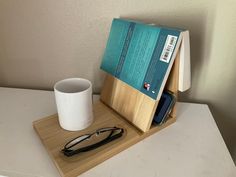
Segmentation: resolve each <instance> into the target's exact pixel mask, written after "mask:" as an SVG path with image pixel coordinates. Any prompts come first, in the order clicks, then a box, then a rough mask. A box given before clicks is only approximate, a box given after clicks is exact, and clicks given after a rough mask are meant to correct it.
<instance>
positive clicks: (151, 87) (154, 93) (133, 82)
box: [101, 19, 185, 100]
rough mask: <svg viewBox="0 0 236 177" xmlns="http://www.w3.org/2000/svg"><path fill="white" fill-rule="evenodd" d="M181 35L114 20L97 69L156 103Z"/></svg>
mask: <svg viewBox="0 0 236 177" xmlns="http://www.w3.org/2000/svg"><path fill="white" fill-rule="evenodd" d="M184 31H185V30H181V29H176V28H167V27H161V26H154V25H147V24H143V23H140V22H134V21H129V20H124V19H114V20H113V22H112V25H111V29H110V35H109V38H108V41H107V46H106V49H105V53H104V57H103V60H102V64H101V69H102V70H104V71H106V72H107V73H109V74H111V75H113V76H114V77H116V78H118V79H120V80H122V81H123V82H125V83H127V84H128V85H130V86H132V87H133V88H135V89H137V90H139V91H141V92H142V93H144V94H146V95H148V96H149V97H151V98H152V99H155V100H159V99H160V96H161V93H162V91H163V89H164V86H165V83H166V80H167V78H168V75H169V72H170V69H171V66H172V65H173V62H174V59H175V57H176V54H177V50H178V49H179V46H180V43H181V39H182V34H183V32H184Z"/></svg>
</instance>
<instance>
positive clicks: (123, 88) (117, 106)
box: [101, 74, 158, 132]
mask: <svg viewBox="0 0 236 177" xmlns="http://www.w3.org/2000/svg"><path fill="white" fill-rule="evenodd" d="M101 100H102V101H103V102H104V103H105V104H107V105H108V106H109V107H111V108H113V109H114V110H115V111H117V112H118V113H119V114H120V115H122V116H123V117H125V118H126V119H127V120H128V121H130V122H131V123H133V124H134V125H136V126H137V127H138V128H139V129H141V130H142V131H143V132H146V131H148V130H149V128H150V125H151V119H150V117H153V115H154V110H156V106H157V103H158V101H156V100H154V99H152V98H150V97H149V96H147V95H145V94H143V93H142V92H140V91H138V90H136V89H134V88H133V87H131V86H129V85H128V84H126V83H125V82H123V81H121V80H119V79H117V78H115V77H113V76H111V75H109V74H108V75H107V76H106V79H105V82H104V86H103V89H102V92H101Z"/></svg>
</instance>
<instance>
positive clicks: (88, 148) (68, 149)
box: [61, 127, 124, 157]
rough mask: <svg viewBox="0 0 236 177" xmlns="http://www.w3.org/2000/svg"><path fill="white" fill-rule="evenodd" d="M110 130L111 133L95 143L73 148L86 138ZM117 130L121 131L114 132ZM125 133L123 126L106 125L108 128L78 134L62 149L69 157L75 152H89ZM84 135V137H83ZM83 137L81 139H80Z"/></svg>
mask: <svg viewBox="0 0 236 177" xmlns="http://www.w3.org/2000/svg"><path fill="white" fill-rule="evenodd" d="M108 131H110V133H109V135H108V136H107V137H106V138H105V139H103V140H101V141H99V142H97V143H95V144H91V145H89V146H85V147H82V148H79V149H76V150H73V149H71V148H72V147H74V146H76V145H77V144H79V143H81V142H83V141H85V140H88V139H89V138H90V137H92V136H93V135H97V136H98V135H99V134H101V133H104V132H108ZM116 131H119V132H118V133H116V134H114V132H116ZM123 133H124V129H123V128H119V127H106V128H100V129H98V130H96V131H95V132H93V133H91V134H84V135H81V136H78V137H76V138H74V139H72V140H70V141H69V142H67V143H66V144H65V146H64V148H63V149H62V150H61V151H62V152H63V154H64V155H65V156H67V157H70V156H73V155H75V154H79V153H82V152H87V151H91V150H94V149H96V148H98V147H100V146H102V145H105V144H107V143H109V142H111V141H114V140H116V139H118V138H120V137H121V136H122V135H123ZM82 137H84V138H82ZM79 138H81V139H79ZM77 139H79V140H78V141H76V140H77ZM73 141H75V143H73Z"/></svg>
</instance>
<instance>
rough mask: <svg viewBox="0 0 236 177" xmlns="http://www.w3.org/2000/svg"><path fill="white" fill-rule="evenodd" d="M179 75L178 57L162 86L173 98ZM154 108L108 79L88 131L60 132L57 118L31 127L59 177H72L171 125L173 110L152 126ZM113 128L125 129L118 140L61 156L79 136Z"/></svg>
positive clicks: (136, 93) (152, 102)
mask: <svg viewBox="0 0 236 177" xmlns="http://www.w3.org/2000/svg"><path fill="white" fill-rule="evenodd" d="M178 71H179V54H177V57H176V59H175V62H174V64H173V67H172V70H171V73H170V75H169V78H168V80H167V83H166V86H165V89H167V90H170V91H171V92H173V93H174V94H175V96H177V88H178ZM157 105H158V100H153V99H151V98H150V97H148V96H146V95H144V94H143V93H141V92H139V91H138V90H135V89H133V88H132V87H130V86H128V85H127V84H125V83H124V82H122V81H120V80H118V79H116V78H114V77H112V76H110V75H107V77H106V79H105V82H104V87H103V89H102V92H101V98H100V101H98V102H96V103H94V117H95V120H94V123H93V124H92V125H91V126H90V127H88V128H87V129H85V130H82V131H78V132H70V131H66V130H63V129H62V128H61V127H60V125H59V123H58V117H57V115H52V116H49V117H46V118H43V119H40V120H38V121H35V122H33V126H34V129H35V131H36V132H37V133H38V135H39V137H40V139H41V140H42V143H43V145H44V146H45V148H46V149H47V151H48V153H49V155H50V156H51V158H52V160H53V162H54V163H55V165H56V167H57V168H58V170H59V172H60V174H61V176H63V177H75V176H78V175H79V174H81V173H83V172H85V171H87V170H89V169H91V168H92V167H94V166H96V165H98V164H99V163H101V162H103V161H105V160H106V159H108V158H110V157H112V156H114V155H115V154H117V153H119V152H121V151H123V150H125V149H127V148H128V147H130V146H132V145H134V144H135V143H137V142H139V141H141V140H142V139H144V138H146V137H147V136H149V135H152V134H153V133H155V132H157V131H159V130H161V129H163V128H165V127H167V126H168V125H170V124H172V123H174V122H175V120H176V106H174V108H173V110H172V112H171V114H170V117H169V118H168V120H167V121H166V122H165V123H164V124H162V125H161V126H157V125H155V126H154V125H152V119H153V115H154V113H155V110H156V107H157ZM113 126H119V127H122V128H124V129H125V134H124V136H123V137H122V138H121V139H118V140H115V141H113V142H111V143H108V144H106V145H104V146H102V147H99V148H97V149H95V150H92V151H89V152H86V153H81V154H78V155H75V156H72V157H65V156H64V155H63V154H62V153H61V152H60V151H61V149H62V148H63V146H64V144H65V143H66V142H68V141H69V140H71V139H72V138H74V137H76V136H78V135H82V134H85V133H91V132H94V131H95V130H97V129H99V128H102V127H113Z"/></svg>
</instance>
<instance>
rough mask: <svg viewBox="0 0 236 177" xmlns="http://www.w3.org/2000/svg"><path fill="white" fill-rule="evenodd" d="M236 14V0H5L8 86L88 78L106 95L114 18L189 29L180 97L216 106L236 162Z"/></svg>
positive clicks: (2, 56) (3, 54) (0, 28)
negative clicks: (104, 67)
mask: <svg viewBox="0 0 236 177" xmlns="http://www.w3.org/2000/svg"><path fill="white" fill-rule="evenodd" d="M235 10H236V1H234V0H224V1H223V0H222V1H220V0H218V1H214V0H197V1H189V0H179V1H177V0H165V1H163V0H139V1H137V0H119V1H117V0H40V1H38V0H21V1H19V0H0V86H12V87H24V88H36V89H37V88H39V89H52V86H53V84H54V83H55V82H56V81H57V80H60V79H63V78H67V77H85V78H88V79H90V80H91V81H92V82H93V84H94V85H95V88H94V91H95V92H99V91H100V87H101V84H102V81H103V76H104V75H103V73H102V72H101V71H100V70H99V64H100V62H101V58H102V55H103V51H104V47H105V44H106V40H107V37H108V33H109V27H110V23H111V21H112V19H113V18H114V17H123V18H131V19H135V20H141V21H143V22H147V23H157V24H158V23H159V24H163V25H168V26H176V27H181V28H186V29H189V30H190V33H191V52H192V71H193V72H192V80H193V83H192V88H191V90H190V91H188V92H186V93H184V94H181V97H180V98H181V100H185V101H192V102H201V103H208V104H209V106H210V108H211V111H212V113H213V115H214V117H215V119H216V121H217V124H218V126H219V128H220V130H221V132H222V135H223V137H224V139H225V141H226V143H227V146H228V148H229V150H230V152H231V154H232V155H233V157H234V159H236V133H235V130H236V117H235V115H236V106H235V105H236V104H235V101H234V100H236V92H234V88H235V86H236V85H235V83H236V76H235V75H236V71H235V69H234V67H235V66H236V49H235V41H236V30H235V29H236V13H235V12H234V11H235ZM199 131H200V130H199Z"/></svg>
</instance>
